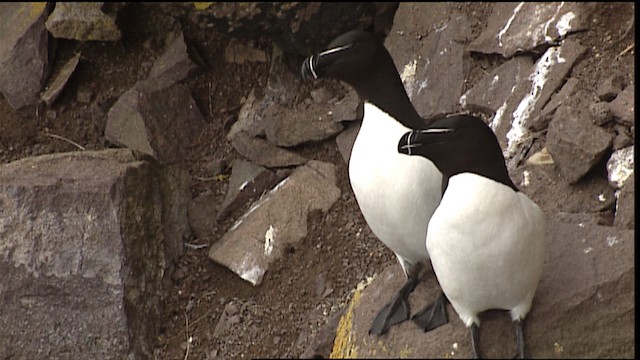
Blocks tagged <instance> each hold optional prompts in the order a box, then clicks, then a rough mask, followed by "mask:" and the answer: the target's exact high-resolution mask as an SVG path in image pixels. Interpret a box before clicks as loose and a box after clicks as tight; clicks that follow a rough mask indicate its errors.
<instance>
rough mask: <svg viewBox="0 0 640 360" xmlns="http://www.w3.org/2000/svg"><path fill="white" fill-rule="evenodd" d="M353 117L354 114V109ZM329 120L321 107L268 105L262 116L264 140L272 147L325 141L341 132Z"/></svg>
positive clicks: (330, 114) (330, 115) (331, 118)
mask: <svg viewBox="0 0 640 360" xmlns="http://www.w3.org/2000/svg"><path fill="white" fill-rule="evenodd" d="M353 110H354V113H355V109H353ZM338 120H341V119H336V118H334V116H333V110H332V108H331V107H327V106H326V105H325V104H311V105H306V104H305V103H301V104H299V105H298V106H296V107H295V108H293V109H292V108H289V107H284V106H280V105H278V104H272V105H271V106H269V107H267V109H266V110H265V112H264V114H263V122H264V130H265V134H266V135H267V140H269V141H270V142H272V143H273V144H275V145H278V146H283V147H291V146H296V145H300V144H304V143H309V142H315V141H320V140H324V139H327V138H329V137H331V136H334V135H336V134H337V133H339V132H340V131H342V129H343V128H344V127H343V126H342V124H340V123H339V122H337V121H338Z"/></svg>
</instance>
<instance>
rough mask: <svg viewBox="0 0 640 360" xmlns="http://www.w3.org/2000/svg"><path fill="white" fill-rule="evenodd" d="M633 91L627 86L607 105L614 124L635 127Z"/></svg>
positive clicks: (632, 88)
mask: <svg viewBox="0 0 640 360" xmlns="http://www.w3.org/2000/svg"><path fill="white" fill-rule="evenodd" d="M634 100H635V90H634V87H633V86H627V88H626V89H624V90H623V91H622V92H621V93H620V94H618V96H617V97H616V98H615V99H614V100H613V101H612V102H610V103H609V108H610V109H611V114H612V115H613V117H614V119H615V120H616V122H618V123H620V124H622V125H625V126H628V127H631V126H633V125H635V123H636V119H635V115H634V114H635V105H634V104H635V101H634Z"/></svg>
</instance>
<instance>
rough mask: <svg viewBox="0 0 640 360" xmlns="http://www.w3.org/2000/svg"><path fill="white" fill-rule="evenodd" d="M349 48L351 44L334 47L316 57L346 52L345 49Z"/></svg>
mask: <svg viewBox="0 0 640 360" xmlns="http://www.w3.org/2000/svg"><path fill="white" fill-rule="evenodd" d="M350 47H351V44H347V45H342V46H338V47H334V48H332V49H328V50H325V51H323V52H321V53H320V54H318V56H323V55H329V54H332V53H334V52H338V51H342V50H346V49H348V48H350Z"/></svg>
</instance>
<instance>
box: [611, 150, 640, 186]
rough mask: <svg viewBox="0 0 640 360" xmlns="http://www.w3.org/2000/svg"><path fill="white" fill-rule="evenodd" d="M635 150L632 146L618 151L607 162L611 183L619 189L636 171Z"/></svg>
mask: <svg viewBox="0 0 640 360" xmlns="http://www.w3.org/2000/svg"><path fill="white" fill-rule="evenodd" d="M634 148H635V146H634V145H632V146H629V147H626V148H624V149H620V150H616V151H614V152H613V154H611V157H610V158H609V160H608V161H607V173H608V176H607V178H608V179H609V183H610V184H611V185H612V186H614V187H615V188H617V189H620V188H622V187H623V186H624V184H625V183H626V182H627V180H628V179H629V176H631V175H632V174H633V173H634V171H635V170H634V169H635V164H634Z"/></svg>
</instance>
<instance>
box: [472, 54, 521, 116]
mask: <svg viewBox="0 0 640 360" xmlns="http://www.w3.org/2000/svg"><path fill="white" fill-rule="evenodd" d="M532 65H533V62H532V61H531V58H530V57H529V56H515V57H514V58H513V59H511V60H509V61H507V62H505V63H504V64H502V65H500V66H498V67H497V68H496V69H495V70H493V71H492V72H491V73H490V74H489V75H487V76H485V77H484V78H483V79H482V80H480V82H478V83H477V84H476V85H475V86H474V87H473V88H471V89H469V91H467V92H466V93H465V94H464V95H463V96H462V97H461V98H460V104H461V105H462V108H463V109H466V110H469V111H471V112H483V113H485V114H488V115H491V116H493V115H494V114H495V113H496V112H497V111H498V109H499V108H500V107H501V106H502V105H503V104H504V103H505V102H506V101H507V99H508V98H509V96H511V94H512V92H513V90H514V88H515V86H516V84H518V83H519V82H521V81H523V80H524V79H526V78H527V77H528V76H529V74H530V73H531V66H532Z"/></svg>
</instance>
